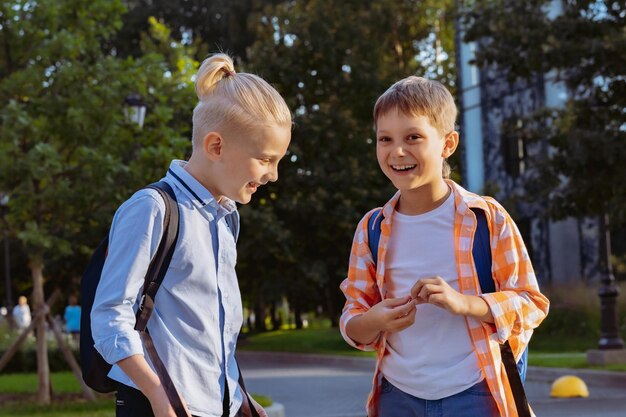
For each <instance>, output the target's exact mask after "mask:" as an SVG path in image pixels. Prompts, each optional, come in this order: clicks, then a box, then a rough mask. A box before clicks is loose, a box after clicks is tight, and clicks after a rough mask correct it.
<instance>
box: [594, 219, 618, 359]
mask: <svg viewBox="0 0 626 417" xmlns="http://www.w3.org/2000/svg"><path fill="white" fill-rule="evenodd" d="M601 221H602V226H603V229H604V236H602V235H601V236H600V237H601V240H603V242H601V244H600V247H601V249H600V250H601V252H600V262H601V264H602V281H601V284H600V289H599V290H598V295H599V296H600V310H601V313H602V322H601V334H600V341H599V342H598V349H603V350H605V349H624V341H623V340H622V339H620V337H619V331H618V326H617V311H616V308H615V304H616V301H617V295H618V294H619V288H617V286H616V285H615V276H614V275H613V265H611V231H610V228H609V216H608V214H605V215H604V216H602V218H601ZM602 243H603V244H602Z"/></svg>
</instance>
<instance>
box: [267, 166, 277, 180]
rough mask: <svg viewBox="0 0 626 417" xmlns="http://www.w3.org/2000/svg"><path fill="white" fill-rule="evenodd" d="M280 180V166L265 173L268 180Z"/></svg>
mask: <svg viewBox="0 0 626 417" xmlns="http://www.w3.org/2000/svg"><path fill="white" fill-rule="evenodd" d="M276 180H278V167H275V168H273V169H271V170H270V171H269V172H268V173H267V174H265V181H266V182H276Z"/></svg>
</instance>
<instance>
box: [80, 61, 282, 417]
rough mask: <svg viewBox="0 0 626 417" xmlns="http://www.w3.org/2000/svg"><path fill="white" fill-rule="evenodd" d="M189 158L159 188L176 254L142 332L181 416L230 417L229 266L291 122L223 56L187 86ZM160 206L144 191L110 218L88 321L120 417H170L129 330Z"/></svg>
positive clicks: (236, 401)
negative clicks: (168, 196)
mask: <svg viewBox="0 0 626 417" xmlns="http://www.w3.org/2000/svg"><path fill="white" fill-rule="evenodd" d="M196 93H197V95H198V99H199V103H198V104H197V106H196V108H195V109H194V112H193V134H192V135H193V136H192V144H193V149H192V154H191V158H190V159H189V161H180V160H175V161H172V163H171V164H170V167H169V169H168V170H167V173H166V175H165V178H164V179H163V181H165V182H166V183H167V184H168V185H169V186H170V187H171V188H172V190H173V192H174V193H175V195H176V200H177V202H178V209H179V213H180V217H179V228H178V238H177V244H176V246H175V249H174V252H173V255H172V259H171V262H170V264H169V268H168V269H167V272H166V273H165V276H164V278H163V282H162V285H161V290H160V291H159V292H158V293H157V295H156V298H155V301H154V310H153V313H152V316H151V318H150V320H149V322H148V330H149V333H150V335H151V336H152V339H153V340H154V347H155V348H156V351H157V352H158V355H159V357H160V358H161V360H162V362H163V365H164V367H165V368H166V371H167V373H168V374H169V375H170V377H171V379H172V381H173V382H174V385H175V387H176V389H177V390H178V392H179V393H180V396H181V398H182V400H183V406H184V408H185V410H186V411H187V413H188V414H193V415H195V416H201V417H220V416H224V417H234V416H236V415H237V416H239V415H241V414H240V413H241V412H242V411H241V410H243V409H246V410H247V407H248V405H250V407H254V408H255V409H256V410H257V411H258V412H259V414H260V415H261V416H264V415H265V412H264V410H263V409H262V408H261V407H260V406H259V405H258V404H256V402H255V401H254V400H252V399H250V401H249V402H250V403H251V404H249V403H248V400H247V399H246V396H245V395H244V394H243V390H242V388H241V387H240V385H239V383H238V379H239V370H238V366H237V361H236V359H235V347H236V343H237V337H238V335H239V331H240V329H241V325H242V323H243V308H242V301H241V295H240V292H239V285H238V283H237V275H236V271H235V263H236V260H237V249H236V239H237V234H238V229H239V214H238V212H237V206H236V202H238V203H241V204H247V203H249V202H250V200H251V199H252V195H253V194H254V193H255V192H256V191H257V189H258V188H259V187H260V186H262V185H265V184H267V183H268V182H273V181H276V180H277V179H278V163H279V161H280V160H281V159H282V158H283V156H284V155H285V153H286V152H287V147H288V146H289V142H290V140H291V124H292V122H291V113H290V111H289V109H288V107H287V104H286V103H285V101H284V99H283V98H282V97H281V96H280V95H279V93H278V92H277V91H276V90H275V89H274V88H273V87H272V86H270V85H269V84H268V83H267V82H266V81H264V80H263V79H261V78H260V77H258V76H256V75H253V74H248V73H235V69H234V64H233V61H232V59H231V58H230V57H229V56H228V55H225V54H216V55H213V56H211V57H209V58H207V59H206V60H205V61H204V62H203V63H202V65H201V66H200V68H199V70H198V73H197V76H196ZM164 214H165V203H164V201H163V199H162V198H161V196H160V195H159V193H158V192H157V191H156V190H153V189H150V188H144V189H142V190H140V191H138V192H137V193H135V194H134V195H133V196H132V197H131V198H130V199H129V200H127V201H126V202H125V203H124V204H122V206H120V208H119V209H118V210H117V212H116V214H115V217H114V218H113V222H112V225H111V230H110V239H109V247H108V248H109V249H108V255H107V258H106V262H105V264H104V269H103V270H102V275H101V280H100V283H99V284H98V288H97V291H96V295H95V301H94V304H93V308H92V311H91V316H90V317H91V330H92V334H93V338H94V342H95V348H96V349H97V350H98V352H100V354H101V355H102V357H103V358H104V359H105V361H107V362H108V363H110V364H113V368H112V369H111V371H110V373H109V377H110V378H111V379H113V380H115V381H118V382H119V388H118V392H117V400H116V415H117V416H118V417H123V416H128V417H130V416H132V417H152V416H157V417H174V416H175V411H174V409H173V407H172V405H171V404H170V403H169V401H168V397H167V395H166V392H165V388H164V385H163V381H160V379H159V377H158V375H157V372H155V367H154V364H152V363H151V362H149V361H148V359H149V357H148V356H147V355H146V353H147V350H146V346H144V345H143V344H142V340H141V338H140V335H139V333H138V332H137V331H136V330H134V326H135V323H136V320H135V313H136V311H137V309H138V306H139V304H140V301H141V300H140V298H141V294H142V286H143V284H144V277H145V276H146V271H147V269H148V265H149V264H150V260H151V258H152V256H153V255H154V254H155V253H156V251H157V245H158V244H159V242H160V241H161V236H162V234H163V218H164Z"/></svg>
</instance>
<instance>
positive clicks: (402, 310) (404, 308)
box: [394, 300, 416, 317]
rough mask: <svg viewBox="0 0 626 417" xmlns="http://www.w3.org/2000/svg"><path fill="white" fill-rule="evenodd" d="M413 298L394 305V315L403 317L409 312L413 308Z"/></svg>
mask: <svg viewBox="0 0 626 417" xmlns="http://www.w3.org/2000/svg"><path fill="white" fill-rule="evenodd" d="M415 304H416V303H415V300H411V301H409V302H408V303H405V304H404V305H401V306H399V307H396V308H395V309H394V313H396V315H395V316H396V317H404V316H406V315H407V314H409V313H410V312H411V310H415Z"/></svg>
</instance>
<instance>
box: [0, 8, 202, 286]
mask: <svg viewBox="0 0 626 417" xmlns="http://www.w3.org/2000/svg"><path fill="white" fill-rule="evenodd" d="M124 11H125V9H124V7H123V5H122V2H121V1H104V0H100V1H90V2H85V1H80V0H64V1H57V0H55V1H51V0H43V1H38V2H36V3H35V2H27V1H19V0H15V1H9V2H4V3H2V6H0V25H1V26H0V40H1V41H2V43H3V44H4V45H6V47H5V48H3V52H2V54H1V55H0V68H2V69H1V70H0V100H1V101H2V103H3V106H2V108H1V109H0V165H1V166H2V167H3V169H2V171H0V190H2V191H4V192H7V193H9V195H10V197H11V199H10V201H9V206H8V213H7V214H6V216H5V219H6V221H7V223H8V226H9V229H10V232H11V235H12V236H15V237H17V238H18V239H19V241H20V242H21V244H22V245H23V249H24V251H25V252H26V253H27V254H28V257H29V259H30V260H33V259H35V260H38V261H41V262H44V263H46V264H47V265H53V266H54V267H56V268H57V269H56V270H53V271H48V272H53V273H54V272H56V273H58V274H59V275H65V276H70V277H72V278H74V277H77V276H79V275H80V273H81V272H82V269H83V267H84V264H85V261H86V256H87V255H88V254H89V253H90V252H91V250H92V249H93V247H94V246H95V244H96V243H97V242H98V241H99V240H100V239H102V237H103V236H104V235H105V233H106V230H107V229H108V226H109V224H110V220H111V217H112V214H113V212H114V210H115V208H116V207H117V206H118V205H119V204H120V203H121V202H122V201H123V200H125V199H126V198H128V197H129V196H130V194H131V193H132V192H133V191H135V190H136V189H138V188H140V187H141V186H143V185H145V184H147V183H149V182H151V181H154V180H156V179H158V178H160V177H161V176H162V174H163V172H164V170H165V169H166V167H167V165H168V163H169V161H170V160H171V159H172V158H173V157H175V156H176V157H183V156H184V152H185V150H186V148H187V147H188V139H187V138H186V136H187V134H188V133H189V123H188V120H187V119H183V118H181V117H180V115H181V114H185V115H186V117H188V115H189V114H190V112H191V109H192V107H191V105H192V101H191V100H189V98H190V97H193V90H192V88H191V84H190V81H191V80H190V76H189V73H190V72H191V69H190V67H193V62H192V61H185V62H184V64H183V65H181V66H180V68H181V70H180V71H178V72H174V71H172V70H170V69H169V67H168V63H167V61H166V60H164V58H163V55H162V53H160V52H162V51H163V49H166V47H165V46H164V47H163V48H162V49H161V51H158V50H156V48H152V49H150V51H147V53H146V54H144V55H143V56H142V57H140V58H137V59H131V58H127V59H122V58H119V57H117V56H116V54H115V51H111V50H107V48H106V45H107V43H108V41H110V40H111V38H112V37H113V36H114V35H115V33H116V32H117V31H118V30H119V28H120V27H121V24H122V15H123V13H124ZM152 23H153V31H152V32H151V34H148V35H146V45H147V44H148V40H149V39H152V38H154V37H157V36H160V38H159V39H160V40H162V41H163V40H165V37H164V36H165V35H164V34H163V33H162V32H163V31H162V28H160V27H158V24H157V22H152ZM42 28H45V29H42ZM159 29H161V31H159ZM167 47H168V48H169V54H170V56H180V55H183V53H182V52H177V51H176V49H177V48H178V49H182V47H181V46H180V45H168V46H167ZM177 68H178V67H177ZM130 93H137V94H139V95H140V96H141V97H142V99H143V101H144V102H145V103H146V105H147V107H148V112H147V117H146V120H145V125H144V128H143V130H139V129H138V128H137V127H136V126H134V125H132V124H130V123H129V122H128V121H126V120H125V119H124V112H123V111H122V105H123V102H124V98H125V97H126V96H127V95H128V94H130Z"/></svg>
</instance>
